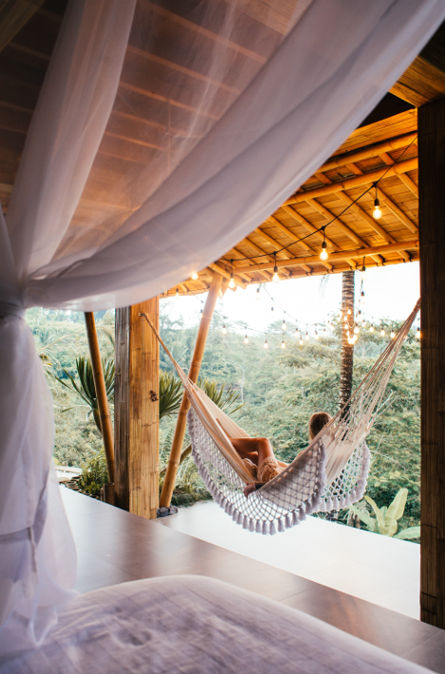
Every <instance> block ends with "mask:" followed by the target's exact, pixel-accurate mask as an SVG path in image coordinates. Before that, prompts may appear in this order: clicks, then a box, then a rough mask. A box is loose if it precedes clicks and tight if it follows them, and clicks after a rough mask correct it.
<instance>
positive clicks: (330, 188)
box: [284, 157, 417, 205]
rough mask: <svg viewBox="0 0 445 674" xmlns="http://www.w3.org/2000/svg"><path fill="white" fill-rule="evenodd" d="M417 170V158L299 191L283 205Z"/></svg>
mask: <svg viewBox="0 0 445 674" xmlns="http://www.w3.org/2000/svg"><path fill="white" fill-rule="evenodd" d="M415 169H417V157H414V158H413V159H406V160H405V161H401V162H400V163H398V164H394V165H393V166H384V167H383V168H381V169H378V170H377V171H370V172H369V173H364V174H363V175H361V176H354V177H353V178H347V179H346V180H340V181H339V182H337V183H332V184H331V185H323V186H322V187H316V188H315V189H310V190H300V191H298V192H296V193H295V194H294V195H293V196H291V197H289V199H287V200H286V201H285V202H284V203H285V205H291V204H297V203H299V202H301V201H306V200H307V199H317V198H318V197H323V196H325V195H326V194H335V192H343V191H344V190H351V189H353V188H354V187H361V186H362V185H370V184H372V183H374V182H375V181H376V180H379V179H380V178H381V177H382V176H383V175H385V178H389V177H390V176H393V175H400V174H401V173H407V172H408V171H414V170H415Z"/></svg>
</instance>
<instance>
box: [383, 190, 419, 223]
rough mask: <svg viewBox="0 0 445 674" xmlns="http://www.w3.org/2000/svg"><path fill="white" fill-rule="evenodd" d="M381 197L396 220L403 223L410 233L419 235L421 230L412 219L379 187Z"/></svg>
mask: <svg viewBox="0 0 445 674" xmlns="http://www.w3.org/2000/svg"><path fill="white" fill-rule="evenodd" d="M379 197H380V201H381V202H382V203H383V204H385V206H388V208H390V209H391V211H392V212H393V213H394V215H395V216H396V218H398V219H399V220H400V222H402V223H403V224H404V225H405V227H406V228H407V229H409V231H410V232H412V233H413V234H418V231H419V228H418V227H417V225H416V223H415V222H413V221H412V220H410V218H409V217H408V216H407V215H406V213H404V212H403V211H402V209H401V208H400V207H399V206H397V204H396V203H394V201H393V200H392V199H391V198H390V197H389V196H388V195H387V194H385V192H384V191H383V190H382V189H381V187H380V185H379Z"/></svg>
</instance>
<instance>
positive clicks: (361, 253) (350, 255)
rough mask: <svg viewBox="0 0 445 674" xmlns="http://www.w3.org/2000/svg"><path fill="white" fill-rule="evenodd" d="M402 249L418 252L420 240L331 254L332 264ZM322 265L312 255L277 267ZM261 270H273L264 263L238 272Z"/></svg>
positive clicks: (285, 262) (279, 261)
mask: <svg viewBox="0 0 445 674" xmlns="http://www.w3.org/2000/svg"><path fill="white" fill-rule="evenodd" d="M401 248H403V249H404V250H407V249H408V250H418V248H419V241H418V239H412V240H410V241H398V242H396V243H390V244H385V245H382V246H373V247H371V246H366V247H362V248H356V249H353V250H343V251H338V252H335V253H330V254H329V258H330V260H331V261H332V262H336V261H339V260H354V259H355V258H363V257H371V256H376V255H384V254H385V253H392V252H394V251H398V250H400V249H401ZM314 263H320V258H319V257H318V255H312V256H308V257H296V258H293V259H292V260H277V267H293V266H301V264H314ZM352 266H353V268H357V267H358V263H356V262H354V263H353V265H352ZM259 269H271V263H270V262H263V263H260V264H256V265H252V266H251V267H246V266H244V267H242V266H240V267H238V268H237V269H236V272H237V273H238V272H240V273H243V272H253V271H255V270H259Z"/></svg>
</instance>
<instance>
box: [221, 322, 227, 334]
mask: <svg viewBox="0 0 445 674" xmlns="http://www.w3.org/2000/svg"><path fill="white" fill-rule="evenodd" d="M222 333H223V335H227V328H226V324H225V323H224V324H223V326H222Z"/></svg>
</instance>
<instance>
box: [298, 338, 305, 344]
mask: <svg viewBox="0 0 445 674" xmlns="http://www.w3.org/2000/svg"><path fill="white" fill-rule="evenodd" d="M298 343H299V345H300V346H303V344H304V342H303V339H302V338H301V337H300V340H299V342H298Z"/></svg>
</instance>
